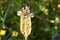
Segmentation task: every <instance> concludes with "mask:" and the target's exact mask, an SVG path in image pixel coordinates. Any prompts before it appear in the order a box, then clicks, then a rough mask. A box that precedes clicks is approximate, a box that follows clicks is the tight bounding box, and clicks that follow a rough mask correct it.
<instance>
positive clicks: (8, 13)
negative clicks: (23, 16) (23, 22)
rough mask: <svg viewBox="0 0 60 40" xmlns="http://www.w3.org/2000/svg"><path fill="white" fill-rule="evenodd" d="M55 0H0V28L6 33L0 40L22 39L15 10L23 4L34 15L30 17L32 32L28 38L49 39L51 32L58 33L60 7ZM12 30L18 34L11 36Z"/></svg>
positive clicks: (59, 27) (59, 28)
mask: <svg viewBox="0 0 60 40" xmlns="http://www.w3.org/2000/svg"><path fill="white" fill-rule="evenodd" d="M57 2H58V1H57V0H0V29H5V30H6V35H5V36H2V37H1V40H24V37H23V35H22V34H21V32H20V29H19V28H20V27H19V25H20V17H18V16H17V11H18V10H20V9H21V8H22V7H23V6H24V5H25V4H26V5H28V6H30V7H31V9H30V10H31V12H33V13H34V15H35V16H34V18H32V19H31V20H32V32H31V34H30V35H29V37H28V40H51V39H52V35H53V34H55V33H56V32H57V33H59V34H60V11H59V10H60V9H59V8H58V7H57V4H58V3H57ZM56 17H58V18H57V19H56ZM51 20H53V21H54V22H53V21H52V22H51ZM57 21H58V22H57ZM13 31H17V32H18V33H19V34H18V36H16V37H15V36H12V32H13Z"/></svg>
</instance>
